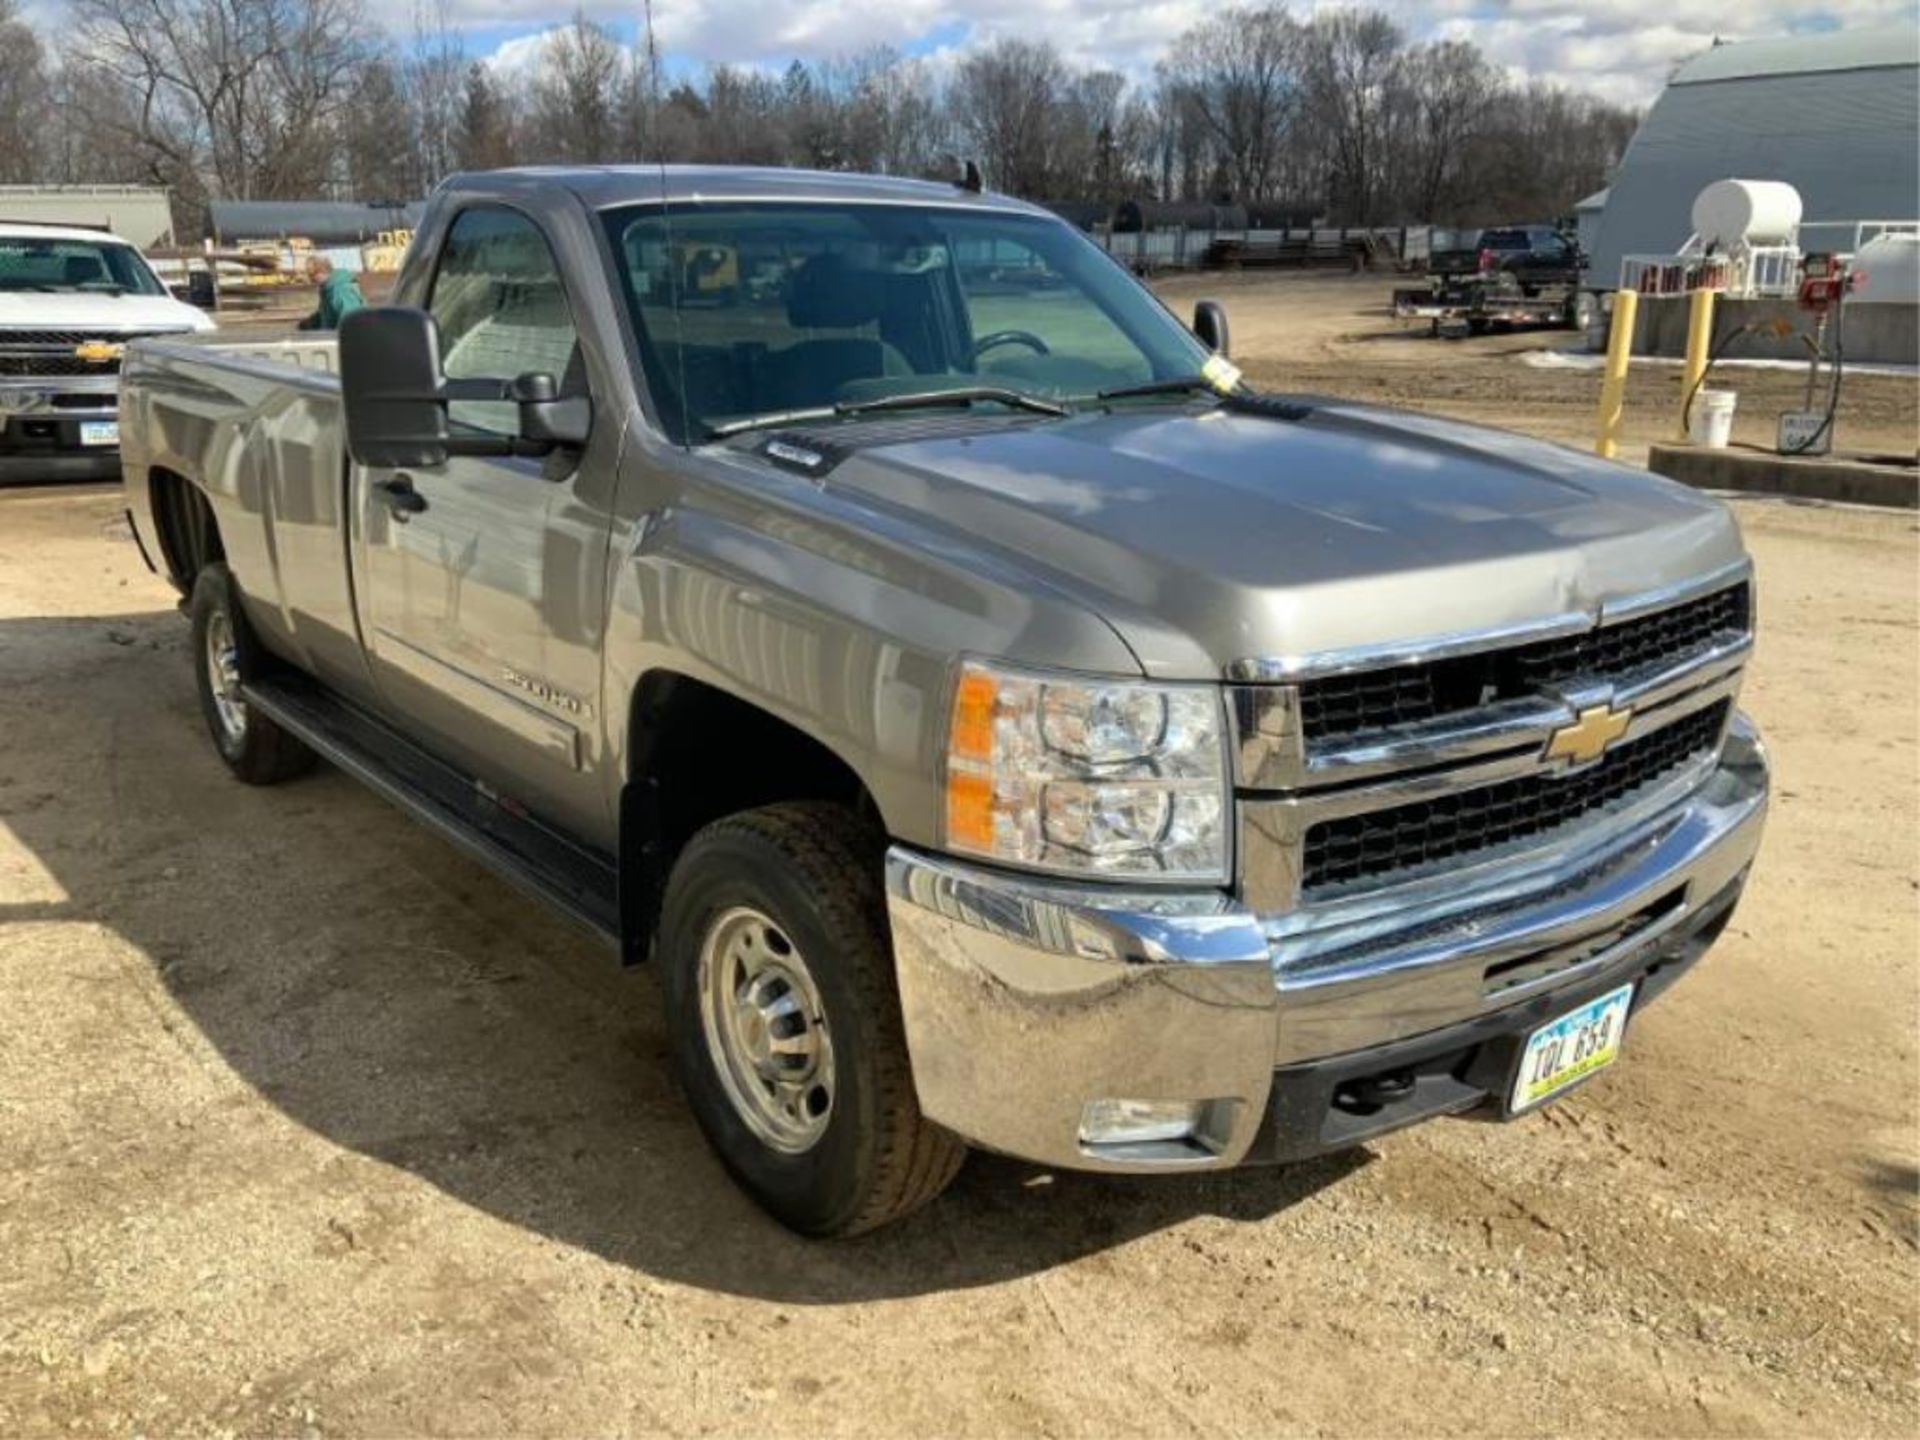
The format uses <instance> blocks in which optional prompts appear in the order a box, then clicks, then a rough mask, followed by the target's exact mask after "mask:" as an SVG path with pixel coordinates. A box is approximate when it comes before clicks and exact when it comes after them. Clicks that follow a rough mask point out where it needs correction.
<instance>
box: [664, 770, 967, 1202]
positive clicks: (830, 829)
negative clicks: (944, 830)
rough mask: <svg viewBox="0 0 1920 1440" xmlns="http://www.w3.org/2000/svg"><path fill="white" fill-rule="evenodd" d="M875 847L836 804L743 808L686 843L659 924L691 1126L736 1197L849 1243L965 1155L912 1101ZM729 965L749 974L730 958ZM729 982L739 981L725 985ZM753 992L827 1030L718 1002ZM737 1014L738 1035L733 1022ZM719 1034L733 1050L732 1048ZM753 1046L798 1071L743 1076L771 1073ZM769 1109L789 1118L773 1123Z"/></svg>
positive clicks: (948, 1173)
mask: <svg viewBox="0 0 1920 1440" xmlns="http://www.w3.org/2000/svg"><path fill="white" fill-rule="evenodd" d="M883 843H884V842H883V840H882V837H881V836H880V835H879V834H878V833H877V832H875V831H874V830H873V828H872V827H871V826H869V825H867V824H865V823H864V822H862V821H861V820H860V819H859V818H858V817H857V816H855V815H854V814H853V812H852V811H850V810H847V809H845V808H844V807H842V806H838V805H831V804H825V803H816V802H803V803H789V804H780V805H772V806H768V807H767V808H765V809H761V810H750V811H746V812H744V813H742V814H739V815H734V816H730V817H728V818H726V819H724V820H719V821H716V822H715V823H713V824H712V825H709V826H708V827H707V828H706V829H704V830H702V831H700V833H699V834H697V835H695V836H694V837H693V839H692V840H691V841H689V842H688V844H687V847H686V849H685V850H684V851H683V852H682V853H681V856H680V859H679V861H678V862H677V863H676V864H675V866H674V869H673V874H672V876H671V878H670V879H669V880H668V882H667V894H666V900H665V903H664V905H663V908H662V911H661V921H660V942H661V943H660V948H659V951H658V953H659V955H660V958H661V961H662V966H663V973H662V976H661V981H662V987H663V989H664V991H665V994H666V1006H667V1021H668V1025H669V1028H670V1030H671V1033H672V1037H673V1052H674V1062H675V1067H676V1069H677V1070H678V1072H679V1075H680V1079H681V1083H682V1084H683V1085H684V1087H685V1088H686V1092H687V1098H688V1101H689V1103H690V1104H691V1106H692V1108H693V1113H694V1118H695V1119H696V1120H698V1121H699V1123H700V1128H701V1130H702V1131H704V1132H705V1134H706V1137H707V1140H708V1142H709V1143H710V1144H711V1145H712V1146H713V1148H714V1150H715V1152H716V1153H717V1154H718V1155H719V1157H720V1160H721V1163H722V1164H724V1165H725V1166H726V1167H727V1169H728V1170H729V1171H730V1172H731V1173H732V1175H733V1177H734V1178H735V1179H736V1180H737V1181H738V1182H739V1183H740V1185H741V1186H742V1188H744V1189H745V1190H746V1191H747V1193H748V1194H750V1195H751V1196H753V1198H754V1199H755V1200H756V1201H757V1202H758V1203H759V1204H760V1205H761V1207H762V1208H763V1209H765V1210H766V1211H767V1212H768V1213H769V1214H771V1215H772V1216H773V1217H774V1218H775V1219H777V1220H779V1221H780V1222H781V1223H782V1224H784V1225H786V1226H788V1227H789V1228H791V1229H793V1230H796V1231H798V1232H800V1233H801V1234H803V1235H813V1236H823V1237H825V1236H846V1235H857V1234H859V1233H860V1232H862V1231H865V1230H871V1229H874V1228H875V1227H877V1226H880V1225H884V1224H886V1223H888V1222H889V1221H892V1220H897V1219H899V1218H900V1217H901V1216H903V1215H906V1214H908V1213H909V1212H911V1211H913V1210H917V1209H919V1208H920V1207H921V1206H922V1205H925V1204H926V1203H927V1202H928V1201H930V1200H932V1199H933V1198H934V1197H935V1196H936V1195H938V1194H939V1193H940V1192H941V1191H942V1190H944V1189H945V1188H946V1187H947V1184H948V1183H949V1182H950V1181H951V1180H952V1179H953V1177H954V1175H955V1174H956V1173H957V1172H958V1171H959V1169H960V1164H961V1162H962V1161H963V1160H964V1159H965V1158H966V1146H965V1145H964V1144H962V1143H961V1141H960V1140H959V1139H958V1138H957V1137H955V1136H953V1135H951V1134H949V1133H948V1132H947V1131H945V1130H942V1129H940V1128H939V1127H938V1126H935V1125H933V1124H931V1123H930V1122H929V1121H927V1120H926V1119H925V1118H924V1117H923V1116H922V1115H921V1113H920V1105H919V1101H918V1098H917V1097H916V1095H915V1093H914V1086H913V1072H912V1068H911V1066H910V1064H909V1062H908V1058H907V1046H906V1036H905V1034H904V1032H903V1030H902V1027H901V1020H900V1000H899V994H898V991H897V990H896V988H895V984H894V969H893V953H892V947H891V945H890V944H889V942H888V929H887V917H886V905H885V901H884V899H883V896H882V893H881V866H880V860H881V848H882V845H883ZM761 922H766V923H765V924H761ZM756 927H758V933H757V934H756ZM783 946H784V947H785V948H784V949H783V948H782V947H783ZM740 955H745V956H747V957H748V958H747V960H746V962H745V964H744V967H743V966H742V965H741V964H740V963H739V962H737V960H736V959H735V958H731V957H736V956H740ZM796 960H797V966H798V970H797V973H787V972H786V971H785V970H784V969H783V967H786V966H790V965H794V964H795V963H796ZM756 965H759V966H764V967H766V968H760V969H754V968H753V967H754V966H756ZM740 974H745V975H747V976H749V977H750V978H749V981H748V983H745V984H741V985H736V984H735V983H734V980H735V977H736V976H737V975H740ZM769 976H772V978H770V979H769V978H767V977H769ZM782 984H786V985H787V987H788V988H787V990H786V992H785V993H784V995H782V994H781V992H780V988H779V987H780V986H781V985H782ZM809 986H810V987H811V990H812V992H813V993H812V994H811V995H808V994H807V993H806V991H807V990H808V987H809ZM749 992H754V993H755V994H765V993H771V994H774V995H776V996H779V997H780V998H779V999H778V1000H777V1001H776V1002H775V1004H776V1005H778V1004H784V1003H786V1002H787V1001H789V1000H791V1001H795V1002H797V1006H798V1011H799V1012H801V1013H812V1012H814V1010H815V1007H816V1006H817V1019H818V1020H820V1021H823V1022H824V1023H823V1024H803V1023H801V1022H800V1021H799V1020H798V1019H796V1018H794V1017H792V1016H788V1015H783V1016H781V1017H780V1018H779V1021H778V1022H777V1023H769V1024H767V1025H765V1026H764V1027H761V1026H758V1025H757V1024H756V1023H755V1019H754V1018H753V1017H756V1016H758V1015H763V1014H765V1013H767V1010H766V1009H765V1008H761V1009H756V1008H754V1007H753V1006H743V1005H741V1004H739V1003H737V1002H736V1003H732V1004H729V1003H728V997H737V996H744V995H747V994H748V993H749ZM740 1015H746V1016H748V1017H749V1018H748V1019H747V1020H746V1021H744V1022H741V1025H742V1026H743V1027H744V1028H743V1029H742V1028H739V1027H735V1026H732V1025H730V1023H729V1019H728V1017H729V1016H736V1017H737V1016H740ZM730 1030H733V1032H734V1033H735V1035H736V1040H737V1041H738V1038H739V1036H741V1035H744V1036H745V1040H744V1041H740V1042H739V1043H735V1044H733V1045H731V1046H730V1044H729V1041H728V1039H727V1034H728V1032H729V1031H730ZM766 1037H775V1038H776V1039H777V1040H778V1041H779V1043H780V1044H781V1045H784V1046H788V1047H791V1048H792V1050H793V1051H794V1052H795V1053H794V1054H791V1055H787V1056H784V1057H780V1058H781V1059H782V1060H783V1061H791V1062H793V1063H792V1065H791V1067H790V1069H787V1070H782V1071H781V1075H780V1083H779V1084H775V1083H774V1082H773V1081H769V1080H767V1079H766V1078H765V1076H764V1075H763V1074H761V1072H759V1071H757V1070H755V1069H753V1066H756V1065H760V1064H763V1063H766V1062H764V1061H763V1059H762V1057H761V1055H760V1054H759V1051H760V1049H761V1048H763V1046H762V1042H763V1041H764V1040H765V1039H766ZM823 1037H824V1038H823ZM730 1056H731V1057H732V1060H731V1061H730V1058H729V1057H730ZM743 1057H744V1058H743ZM796 1057H798V1058H796ZM776 1068H778V1067H776ZM743 1074H744V1076H745V1078H744V1079H743V1078H742V1076H743ZM789 1075H794V1076H801V1077H803V1078H801V1079H798V1080H789V1079H788V1078H787V1077H788V1076H789ZM815 1082H820V1083H817V1084H816V1083H815ZM776 1092H777V1093H776ZM822 1094H824V1096H825V1098H824V1101H823V1100H822V1099H821V1096H822ZM782 1095H784V1096H787V1097H788V1098H793V1097H796V1096H797V1097H799V1103H797V1104H795V1105H793V1106H792V1107H791V1108H788V1109H781V1108H780V1103H779V1097H780V1096H782ZM756 1096H758V1097H759V1098H758V1099H756V1098H755V1097H756ZM816 1106H820V1107H823V1108H820V1109H818V1110H817V1111H816V1109H815V1107H816ZM808 1127H812V1128H811V1129H809V1128H808Z"/></svg>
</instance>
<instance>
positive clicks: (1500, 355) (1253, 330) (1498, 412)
mask: <svg viewBox="0 0 1920 1440" xmlns="http://www.w3.org/2000/svg"><path fill="white" fill-rule="evenodd" d="M1399 283H1404V282H1398V281H1395V280H1391V279H1382V278H1375V277H1365V278H1358V279H1355V278H1349V277H1347V276H1344V275H1318V274H1306V275H1294V276H1285V275H1271V274H1269V275H1259V274H1241V275H1194V276H1181V277H1178V278H1174V279H1170V280H1166V281H1164V282H1162V283H1160V284H1159V285H1157V286H1156V287H1155V288H1156V289H1158V290H1159V291H1160V293H1161V294H1162V296H1163V297H1165V299H1166V301H1167V303H1168V304H1170V305H1172V306H1173V307H1174V309H1175V310H1176V311H1177V312H1178V313H1179V314H1181V315H1182V316H1185V315H1187V314H1189V313H1190V312H1191V311H1192V309H1193V302H1194V301H1195V300H1197V299H1199V298H1201V297H1203V296H1208V297H1212V298H1214V299H1218V300H1220V301H1221V302H1222V303H1223V304H1225V306H1226V308H1227V315H1228V318H1229V320H1230V321H1231V324H1232V329H1233V353H1234V358H1235V359H1236V360H1238V361H1239V362H1240V363H1241V365H1243V366H1244V367H1245V369H1246V371H1247V373H1248V375H1249V377H1250V378H1251V379H1252V380H1253V381H1254V383H1255V384H1257V385H1260V386H1261V387H1262V388H1265V389H1272V390H1305V391H1312V392H1317V393H1320V394H1326V395H1344V396H1352V397H1355V398H1358V399H1364V400H1372V401H1377V402H1379V403H1382V404H1387V405H1405V406H1409V407H1411V408H1413V409H1416V410H1432V411H1434V412H1436V413H1439V414H1443V415H1453V416H1457V417H1459V418H1461V419H1464V420H1478V421H1481V422H1483V423H1485V424H1489V425H1506V426H1517V427H1519V428H1523V429H1527V430H1531V431H1533V432H1534V433H1535V434H1537V435H1544V436H1546V437H1548V438H1549V439H1553V440H1560V441H1565V442H1567V443H1569V444H1576V445H1579V446H1581V447H1582V448H1586V447H1590V446H1591V445H1592V444H1593V436H1594V417H1595V412H1596V409H1597V406H1598V401H1599V396H1600V376H1599V371H1598V370H1597V369H1594V368H1590V367H1593V366H1597V365H1598V364H1599V360H1600V357H1598V356H1588V355H1587V354H1585V353H1584V345H1583V337H1581V336H1579V335H1576V334H1574V333H1573V332H1571V331H1567V330H1516V331H1506V332H1500V333H1495V334H1490V335H1482V336H1478V337H1474V338H1471V339H1461V340H1439V339H1435V338H1434V337H1432V336H1430V335H1429V334H1428V333H1427V328H1426V325H1425V323H1424V322H1420V323H1418V324H1414V325H1402V324H1400V323H1398V322H1396V321H1395V320H1394V319H1393V318H1392V316H1391V315H1390V313H1389V311H1388V303H1389V301H1390V299H1391V296H1392V292H1393V289H1394V286H1395V285H1396V284H1399ZM1806 378H1807V377H1806V370H1805V368H1804V367H1796V368H1791V369H1781V368H1774V367H1765V368H1763V367H1757V366H1748V365H1738V364H1732V365H1724V366H1718V367H1716V368H1715V369H1714V371H1713V373H1712V377H1711V381H1712V384H1713V385H1714V387H1715V388H1718V389H1730V390H1733V391H1736V392H1737V393H1738V395H1739V408H1738V410H1737V412H1736V415H1735V421H1734V440H1735V442H1736V443H1745V444H1752V445H1762V446H1764V447H1765V448H1767V449H1769V450H1771V449H1772V448H1773V442H1774V422H1775V419H1776V418H1777V417H1778V415H1779V413H1780V412H1781V411H1782V410H1798V409H1801V408H1802V407H1803V401H1804V400H1805V391H1806ZM1822 393H1823V394H1824V392H1822ZM1679 407H1680V367H1679V366H1678V365H1677V364H1672V363H1664V364H1663V363H1658V362H1653V361H1640V362H1636V363H1635V365H1634V366H1633V368H1632V370H1631V371H1630V372H1629V375H1628V383H1627V402H1626V427H1625V431H1624V434H1623V436H1622V441H1621V450H1620V458H1621V459H1623V460H1629V461H1632V462H1633V463H1636V464H1644V463H1645V462H1646V456H1647V445H1648V444H1649V443H1650V442H1653V441H1664V440H1668V439H1671V438H1672V434H1673V431H1674V430H1675V429H1676V428H1677V425H1678V414H1679ZM1916 426H1920V384H1916V381H1915V378H1914V377H1913V376H1911V375H1904V376H1903V375H1887V374H1873V373H1864V372H1855V373H1850V374H1848V375H1847V376H1845V377H1844V383H1843V385H1842V387H1841V405H1840V410H1839V413H1838V415H1837V417H1836V418H1835V422H1834V433H1835V435H1836V437H1837V438H1836V440H1835V442H1834V443H1835V446H1836V448H1838V449H1841V450H1845V451H1850V452H1854V453H1859V454H1895V455H1905V456H1907V457H1908V458H1911V457H1912V456H1913V453H1914V447H1915V443H1916V439H1917V438H1920V436H1916Z"/></svg>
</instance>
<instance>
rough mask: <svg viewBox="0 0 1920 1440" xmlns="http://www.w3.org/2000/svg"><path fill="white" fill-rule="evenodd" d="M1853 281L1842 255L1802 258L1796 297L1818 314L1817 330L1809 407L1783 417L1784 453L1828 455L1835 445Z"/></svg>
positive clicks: (1811, 339)
mask: <svg viewBox="0 0 1920 1440" xmlns="http://www.w3.org/2000/svg"><path fill="white" fill-rule="evenodd" d="M1853 284H1854V275H1853V272H1852V271H1851V270H1850V269H1849V268H1848V266H1847V262H1846V260H1845V259H1844V258H1843V257H1842V256H1839V255H1825V254H1814V255H1808V256H1806V257H1804V258H1803V259H1802V260H1801V262H1800V288H1799V293H1798V295H1797V296H1796V299H1797V302H1798V304H1799V306H1800V308H1801V309H1802V310H1804V311H1805V312H1807V314H1809V315H1811V316H1812V317H1813V333H1812V334H1811V335H1809V336H1808V337H1806V338H1807V351H1808V359H1807V391H1806V396H1805V398H1804V399H1803V400H1802V401H1801V404H1802V406H1803V408H1802V409H1799V410H1788V411H1786V412H1784V413H1783V414H1782V415H1781V416H1780V429H1779V433H1778V436H1777V438H1776V442H1775V445H1774V448H1775V449H1776V450H1778V451H1779V452H1780V453H1781V454H1782V455H1825V454H1827V453H1828V452H1829V451H1831V450H1832V449H1833V416H1834V411H1835V410H1836V409H1837V408H1838V407H1839V404H1840V376H1841V372H1842V368H1843V366H1844V364H1845V359H1846V351H1845V348H1844V344H1843V341H1844V337H1845V331H1846V303H1845V302H1846V298H1847V292H1848V291H1850V290H1851V289H1852V288H1853ZM1829 337H1831V344H1829ZM1829 360H1830V361H1831V364H1830V365H1829V366H1828V380H1827V387H1826V405H1825V408H1823V409H1816V408H1815V406H1814V395H1815V393H1816V391H1817V390H1818V389H1819V386H1820V371H1821V366H1822V364H1823V363H1825V362H1827V361H1829Z"/></svg>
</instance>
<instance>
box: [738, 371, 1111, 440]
mask: <svg viewBox="0 0 1920 1440" xmlns="http://www.w3.org/2000/svg"><path fill="white" fill-rule="evenodd" d="M987 401H991V402H993V403H994V404H998V405H1005V406H1007V407H1009V408H1010V409H1014V410H1030V411H1032V412H1033V413H1034V414H1036V415H1052V416H1054V417H1056V418H1058V417H1059V416H1062V415H1071V414H1072V413H1073V412H1072V411H1071V410H1069V409H1068V408H1067V407H1066V406H1065V405H1062V404H1060V403H1059V402H1058V401H1057V400H1048V399H1045V398H1044V397H1042V396H1039V395H1029V394H1027V393H1026V392H1025V391H1024V390H1008V389H1005V388H1004V387H1002V386H998V385H968V386H964V387H962V388H959V389H952V390H914V391H910V392H908V393H907V394H905V395H881V396H877V397H876V398H874V399H872V400H842V401H841V402H840V403H839V404H837V405H815V406H812V407H811V408H809V409H805V410H776V411H773V412H770V413H769V414H766V415H748V416H746V417H745V418H744V419H740V420H729V421H727V422H726V423H725V424H723V425H710V426H708V427H707V438H708V439H710V440H720V439H724V438H725V437H726V436H728V435H738V434H740V433H741V432H743V431H746V430H765V429H768V428H770V427H774V426H779V425H797V424H800V423H801V422H803V421H807V420H839V419H842V418H844V417H846V416H848V415H872V414H875V413H878V412H880V411H884V410H924V409H930V408H933V407H935V406H940V405H972V404H976V403H981V402H987Z"/></svg>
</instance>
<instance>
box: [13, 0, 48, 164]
mask: <svg viewBox="0 0 1920 1440" xmlns="http://www.w3.org/2000/svg"><path fill="white" fill-rule="evenodd" d="M50 93H51V87H50V86H49V85H48V81H47V67H46V54H45V52H44V51H43V50H42V49H41V46H40V37H39V36H37V35H35V34H34V33H33V30H32V28H31V27H29V26H28V25H27V23H26V22H25V21H24V20H22V19H20V18H19V17H18V15H17V14H16V13H15V11H14V8H13V0H0V184H21V183H24V182H26V181H28V180H33V179H36V178H37V173H36V172H37V171H38V170H39V168H40V167H41V165H42V164H43V163H44V152H45V150H46V148H47V147H46V146H45V145H44V144H43V137H44V135H45V133H46V109H47V101H48V97H49V95H50Z"/></svg>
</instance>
